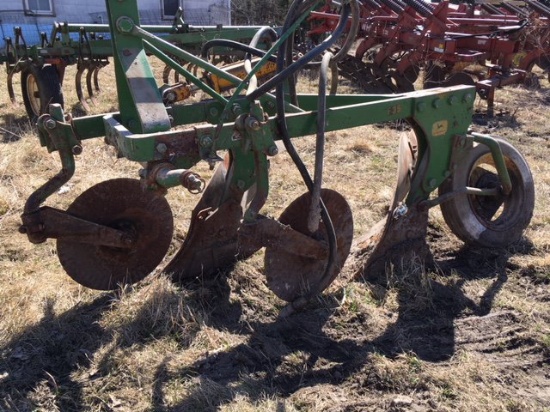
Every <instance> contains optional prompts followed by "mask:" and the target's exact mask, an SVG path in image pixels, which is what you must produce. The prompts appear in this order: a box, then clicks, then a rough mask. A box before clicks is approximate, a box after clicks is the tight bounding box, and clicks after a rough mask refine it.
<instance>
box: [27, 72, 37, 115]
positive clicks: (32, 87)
mask: <svg viewBox="0 0 550 412" xmlns="http://www.w3.org/2000/svg"><path fill="white" fill-rule="evenodd" d="M25 82H26V84H27V98H28V99H29V104H30V105H31V109H32V111H33V112H34V114H35V115H36V116H39V115H40V89H39V88H38V82H37V81H36V77H34V75H33V74H32V73H29V75H28V76H27V78H26V80H25Z"/></svg>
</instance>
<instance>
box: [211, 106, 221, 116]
mask: <svg viewBox="0 0 550 412" xmlns="http://www.w3.org/2000/svg"><path fill="white" fill-rule="evenodd" d="M208 112H209V113H210V116H213V117H215V116H218V115H219V114H220V111H219V110H218V108H217V107H211V108H210V110H209V111H208Z"/></svg>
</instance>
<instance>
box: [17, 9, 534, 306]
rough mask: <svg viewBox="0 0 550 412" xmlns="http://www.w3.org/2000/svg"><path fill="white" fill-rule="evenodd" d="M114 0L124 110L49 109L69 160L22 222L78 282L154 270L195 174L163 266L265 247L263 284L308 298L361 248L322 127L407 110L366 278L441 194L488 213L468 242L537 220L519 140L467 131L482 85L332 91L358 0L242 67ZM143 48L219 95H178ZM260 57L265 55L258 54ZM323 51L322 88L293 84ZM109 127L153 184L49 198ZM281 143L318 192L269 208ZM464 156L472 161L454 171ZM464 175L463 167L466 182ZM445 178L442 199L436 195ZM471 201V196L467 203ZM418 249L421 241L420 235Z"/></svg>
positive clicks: (212, 271)
mask: <svg viewBox="0 0 550 412" xmlns="http://www.w3.org/2000/svg"><path fill="white" fill-rule="evenodd" d="M107 4H108V10H109V14H110V20H111V21H112V22H114V24H113V28H112V33H111V34H112V37H113V41H114V45H115V46H114V64H115V72H116V76H117V90H118V98H119V102H120V108H121V110H120V112H119V113H111V114H107V115H97V116H88V117H83V118H77V119H70V118H68V117H66V116H65V115H64V114H63V111H62V109H61V107H60V105H53V106H52V107H51V109H50V113H49V114H45V115H43V116H42V117H40V120H39V122H38V129H39V134H40V140H41V143H42V145H44V146H47V147H48V149H49V150H50V151H58V152H59V154H60V158H61V163H62V169H61V171H60V172H59V173H58V175H56V176H55V177H53V178H52V179H50V180H49V181H48V182H46V183H45V184H44V186H42V187H41V188H39V189H38V190H37V191H36V192H35V193H34V194H33V195H32V196H31V197H30V198H29V200H28V201H27V203H26V205H25V210H24V213H23V216H22V221H23V225H22V227H21V231H22V232H24V233H27V235H28V237H29V240H30V241H31V242H35V243H39V242H43V241H45V240H46V239H47V238H55V239H57V245H58V251H59V257H60V261H61V263H62V265H63V267H64V268H65V270H66V271H67V272H68V273H69V275H70V276H71V277H73V278H74V279H75V280H77V281H78V282H80V283H82V284H84V285H86V286H89V287H93V288H98V289H111V288H114V287H116V285H118V284H124V283H133V282H135V281H137V280H139V279H141V278H143V276H145V275H146V273H145V272H149V271H152V270H153V268H154V267H156V266H157V265H158V264H159V263H160V262H161V260H162V259H163V256H164V254H165V253H166V252H167V250H168V244H169V240H168V239H169V238H170V237H171V233H172V222H171V216H170V213H169V208H168V207H167V203H166V201H165V200H164V197H163V196H164V194H165V193H166V191H167V190H168V189H170V188H174V187H180V186H183V187H185V188H186V189H187V190H188V191H189V192H191V193H200V194H201V198H200V200H199V201H198V203H197V205H196V207H195V208H194V210H193V211H192V213H191V224H190V227H189V230H188V232H187V234H186V237H185V240H184V242H183V245H182V247H181V249H180V250H179V251H178V252H177V253H176V254H175V255H174V256H173V258H172V260H171V261H170V262H169V263H168V264H167V265H166V266H165V267H164V269H163V270H164V271H165V272H166V273H168V274H169V275H171V276H172V277H173V279H174V280H176V281H183V280H186V279H195V278H199V279H201V278H204V277H208V276H217V275H218V274H219V273H220V272H222V271H224V270H226V269H227V267H228V266H231V265H232V264H233V263H235V262H236V261H237V260H238V259H244V258H246V257H248V256H250V255H251V254H253V253H255V252H256V251H257V250H258V249H260V248H262V247H265V275H266V282H267V285H268V286H269V288H270V289H271V290H272V291H273V292H274V293H275V294H276V295H277V296H278V297H280V298H281V299H283V300H285V301H287V302H290V303H291V304H290V305H289V306H288V307H287V310H286V312H285V313H288V312H289V311H292V310H294V309H296V308H299V307H301V306H303V304H304V303H306V302H307V301H308V300H309V299H310V298H311V297H313V296H315V295H316V294H318V293H320V292H322V291H323V290H324V289H325V288H327V287H328V286H329V285H330V284H331V282H332V281H333V280H334V279H335V277H336V276H337V275H338V273H340V271H341V269H342V267H343V266H344V263H345V261H346V258H347V257H348V254H349V253H350V250H351V248H352V239H353V219H352V212H351V209H350V206H349V205H348V203H347V201H346V200H345V199H344V197H343V196H342V195H340V194H339V193H338V192H336V191H335V190H331V189H327V188H323V187H322V185H323V159H324V137H325V136H324V133H325V132H326V131H337V130H342V129H347V128H352V127H357V126H362V125H365V124H373V123H378V122H383V121H392V120H398V119H404V120H406V121H407V122H408V123H409V124H410V126H411V128H412V133H411V134H409V135H407V136H404V137H403V138H402V139H401V142H400V145H399V147H400V148H399V161H398V172H397V174H398V179H397V180H398V183H397V187H396V191H395V196H394V200H393V202H392V204H391V205H390V208H389V211H388V215H387V217H385V219H384V221H383V223H381V224H380V225H379V226H377V228H376V231H375V232H376V233H371V234H370V235H369V238H370V242H367V243H361V242H360V243H359V244H358V246H356V248H355V249H357V251H356V252H355V253H356V256H357V257H358V258H360V259H361V261H362V262H364V265H363V266H362V268H361V271H360V275H364V276H367V277H369V276H370V275H371V274H373V273H375V269H376V268H378V269H379V268H383V269H385V266H386V263H387V262H388V261H391V259H393V255H392V250H395V248H399V247H401V248H403V247H406V248H408V247H409V246H403V245H411V244H414V245H417V244H418V242H419V241H423V240H424V238H425V231H426V225H427V216H428V214H427V211H428V209H429V208H430V207H432V206H436V205H439V204H440V203H441V202H446V204H450V206H449V207H447V208H446V209H444V214H445V217H446V219H448V220H449V221H451V222H452V223H450V225H451V227H458V226H460V224H461V223H462V222H466V221H467V220H468V219H470V220H471V215H475V216H476V220H477V221H478V223H479V224H478V226H477V227H475V228H474V227H473V226H472V227H471V225H470V226H468V227H471V231H469V230H464V229H463V230H462V231H461V233H460V234H459V235H460V236H463V237H464V238H465V239H466V238H467V239H468V241H469V242H470V243H474V244H475V243H476V242H479V243H480V244H483V242H484V239H486V238H487V232H491V233H492V232H498V233H495V234H494V236H493V238H497V237H499V236H500V237H501V243H506V242H510V241H514V240H516V239H517V238H518V237H519V236H521V232H522V230H523V229H524V228H525V226H526V225H527V224H528V221H529V219H530V216H531V215H530V213H532V208H533V204H532V203H533V196H534V193H533V182H532V178H531V175H530V172H529V169H528V167H527V166H526V164H525V162H524V160H523V158H522V157H521V155H520V154H519V153H517V152H516V151H515V150H514V149H513V148H512V147H511V146H509V145H504V144H503V143H501V142H500V141H499V140H498V139H494V138H491V137H488V136H481V135H474V134H470V133H469V132H468V128H469V123H470V119H471V115H472V104H473V101H474V97H475V89H474V88H473V87H469V86H456V87H452V88H448V89H443V88H438V89H432V90H425V91H417V92H412V93H408V94H397V95H395V94H388V95H327V93H326V82H327V72H328V70H329V69H330V65H331V59H332V57H333V56H332V54H330V53H325V52H326V50H327V49H328V48H330V47H331V46H332V45H333V44H334V42H335V41H336V39H337V38H338V37H339V36H340V34H341V33H343V32H344V30H345V28H346V27H347V25H348V19H349V16H350V14H351V11H350V10H351V7H350V5H349V4H347V3H345V4H344V5H343V7H342V14H341V18H340V19H339V20H338V22H337V25H336V27H335V29H334V33H335V35H334V36H333V37H332V38H329V39H327V40H325V41H323V42H322V43H321V44H320V45H319V46H317V47H316V48H315V49H313V50H312V51H310V52H308V53H306V54H305V55H304V56H301V57H299V58H298V59H296V60H295V57H294V53H292V47H293V46H292V37H293V34H294V31H295V30H297V29H298V27H299V25H300V23H301V22H302V21H303V19H305V18H306V17H307V16H308V15H309V13H310V11H311V10H312V9H313V8H314V7H315V6H316V5H317V2H316V1H296V2H294V3H293V5H292V6H291V7H290V10H289V14H288V17H287V21H286V22H285V26H284V28H283V31H282V32H281V37H280V38H278V39H276V41H275V44H274V45H273V47H272V48H271V49H270V50H269V51H267V52H263V51H261V50H258V49H256V48H255V47H253V43H254V42H252V45H249V46H248V49H247V50H248V52H247V54H246V56H245V61H244V64H243V67H244V68H245V72H246V77H245V78H244V79H241V78H240V77H238V76H236V75H235V74H234V72H232V71H230V70H224V69H222V68H219V67H216V66H214V65H212V64H211V63H208V62H207V61H205V60H202V59H200V58H197V57H196V56H193V55H191V54H190V53H187V52H185V51H183V50H180V49H177V48H176V47H174V46H173V45H172V44H170V43H169V42H167V41H165V40H163V39H161V38H158V37H156V36H154V35H152V34H151V33H148V32H147V31H145V30H143V29H142V28H140V26H139V18H138V13H137V5H136V1H135V0H126V1H124V2H123V3H121V2H120V1H117V0H107ZM220 41H221V40H220ZM221 43H224V42H223V41H221ZM225 44H227V45H228V46H231V45H232V43H231V42H227V43H225ZM236 47H237V46H236ZM238 47H240V48H242V47H243V46H238ZM145 49H147V50H148V51H149V52H150V53H152V54H154V55H155V56H157V57H159V58H161V59H163V61H165V62H167V64H170V65H171V67H172V68H173V69H174V70H175V71H177V72H179V73H180V74H181V75H182V76H184V77H185V78H186V79H188V80H190V81H191V80H192V81H193V87H196V88H197V89H201V90H203V91H208V92H209V93H210V96H211V97H210V98H206V99H204V100H202V101H200V102H197V103H184V104H177V105H173V106H168V107H167V106H165V104H164V103H165V99H164V97H165V96H163V95H162V94H161V92H160V91H159V90H158V88H157V87H156V85H155V82H154V79H153V76H152V73H151V70H150V67H149V63H148V59H147V57H146V55H145ZM168 54H169V55H172V56H174V59H170V58H167V55H168ZM253 55H254V56H257V57H258V58H259V60H258V61H256V62H255V64H252V60H253V57H252V56H253ZM320 55H323V57H322V62H321V64H320V72H321V79H320V82H319V83H320V84H319V92H318V94H315V95H301V94H294V92H292V90H293V89H294V85H293V81H294V79H295V78H296V76H295V75H296V73H298V71H299V70H301V69H303V68H304V67H306V66H307V65H308V63H309V62H310V61H312V60H313V59H315V58H316V57H319V56H320ZM273 59H275V61H276V71H275V73H274V74H272V77H271V78H269V79H268V80H266V81H265V83H264V84H262V85H259V83H258V82H257V79H256V78H255V76H256V74H257V73H259V72H260V71H262V70H266V69H265V67H266V66H268V65H270V64H271V63H270V61H271V60H273ZM179 60H185V61H187V62H190V63H192V64H193V66H195V67H197V68H199V69H200V70H204V71H206V72H208V73H210V74H212V75H215V76H217V77H218V78H219V79H223V81H224V82H227V83H228V84H232V85H233V87H232V89H231V90H232V91H233V93H232V94H224V95H222V94H220V93H218V92H217V91H216V90H215V89H214V88H212V87H211V83H209V82H208V80H206V79H205V78H202V79H201V78H197V77H193V75H192V73H190V72H189V71H188V70H187V68H186V67H184V66H182V65H181V64H179V63H178V61H179ZM174 126H180V127H178V128H174ZM308 135H316V142H315V153H316V155H315V166H314V169H315V171H314V173H313V176H311V175H310V173H309V171H308V170H307V168H306V167H305V166H304V164H303V163H302V162H301V160H300V156H299V154H298V153H297V151H296V150H295V148H294V146H293V144H292V139H294V138H298V137H301V136H308ZM101 136H105V141H106V142H107V143H108V144H109V145H112V146H114V147H115V148H116V150H117V153H118V155H119V156H121V157H125V158H127V159H129V160H134V161H136V162H140V163H141V164H142V167H143V168H142V169H141V170H140V171H139V177H140V180H137V179H114V180H108V181H106V182H103V183H100V184H98V185H96V186H94V187H92V188H90V189H88V190H87V191H85V192H84V193H83V194H82V195H81V196H79V197H78V198H77V199H76V200H75V202H74V203H73V205H71V206H70V207H69V208H68V210H67V211H62V210H57V209H53V208H49V207H45V206H41V205H42V204H43V203H44V202H45V201H46V200H47V199H48V197H49V196H50V195H51V194H53V193H55V192H56V191H57V190H58V189H59V188H60V187H61V186H62V185H63V184H65V183H66V182H67V181H68V180H69V179H70V178H71V177H72V175H73V173H74V172H75V161H74V156H75V154H79V153H80V152H81V151H82V150H81V149H82V148H83V147H84V141H85V140H86V139H90V138H95V137H101ZM279 141H281V142H282V143H283V144H284V146H285V148H286V151H287V152H288V155H290V157H291V158H292V160H293V161H294V162H295V164H296V166H297V168H298V170H299V171H300V174H301V175H302V177H303V179H304V183H305V186H306V187H307V192H306V193H305V194H303V195H301V196H299V197H298V198H297V199H296V200H294V201H293V202H292V203H291V204H290V205H289V206H288V207H286V209H285V210H284V211H283V213H282V214H281V216H280V217H279V218H278V219H274V218H270V217H267V216H265V215H263V214H262V208H263V206H264V205H265V203H266V202H267V201H268V199H269V158H270V157H272V156H276V155H278V152H279V146H280V144H278V143H279ZM480 146H482V147H487V148H488V149H487V150H481V149H480V148H479V147H480ZM501 147H502V150H501ZM222 152H223V153H225V155H224V158H223V159H222V157H221V156H220V155H221V154H222ZM83 155H85V152H84V153H83ZM201 161H205V162H208V163H209V164H210V165H211V166H212V167H216V170H215V172H214V175H213V177H212V178H211V179H210V181H209V182H208V184H207V185H206V186H205V185H204V181H203V180H202V178H201V176H200V175H199V174H198V173H196V172H194V171H193V167H194V166H195V165H196V164H197V163H198V162H201ZM463 164H464V165H467V167H468V170H466V171H462V172H461V173H457V170H460V169H461V168H462V167H464V166H463ZM487 164H488V165H492V166H493V167H492V168H490V167H486V165H487ZM455 174H457V176H459V178H457V179H453V176H454V175H455ZM510 184H511V185H510ZM438 188H439V190H440V193H439V196H436V197H435V198H431V196H430V195H431V194H432V193H433V192H434V191H435V190H436V189H438ZM516 191H518V193H516ZM464 197H468V199H470V201H467V202H464ZM479 198H482V199H489V200H490V201H486V202H477V203H476V206H475V207H473V206H472V207H471V208H470V209H471V210H470V214H468V213H467V210H466V209H467V208H466V209H464V208H462V209H460V210H457V209H456V208H458V207H459V205H461V204H462V203H465V204H473V203H471V202H472V201H474V200H477V199H479ZM520 199H522V200H520ZM509 202H511V203H509ZM518 208H519V209H521V213H519V212H518ZM53 221H55V224H52V222H53ZM480 227H483V228H484V229H483V230H481V232H483V233H480V232H479V229H480ZM468 236H469V237H468ZM424 244H425V242H424ZM415 250H417V251H418V250H420V249H419V248H418V247H416V246H415ZM367 252H368V254H369V256H365V254H367ZM380 262H382V263H383V264H381V263H380ZM371 268H372V269H371Z"/></svg>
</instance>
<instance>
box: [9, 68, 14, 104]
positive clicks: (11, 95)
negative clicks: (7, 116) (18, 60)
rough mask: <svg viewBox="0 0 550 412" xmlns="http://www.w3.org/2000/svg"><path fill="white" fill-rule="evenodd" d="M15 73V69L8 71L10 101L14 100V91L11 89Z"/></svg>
mask: <svg viewBox="0 0 550 412" xmlns="http://www.w3.org/2000/svg"><path fill="white" fill-rule="evenodd" d="M14 74H15V70H10V71H9V72H8V79H7V81H8V93H9V95H10V100H11V102H12V103H15V102H16V99H15V92H14V91H13V75H14Z"/></svg>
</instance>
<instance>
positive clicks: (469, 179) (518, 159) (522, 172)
mask: <svg viewBox="0 0 550 412" xmlns="http://www.w3.org/2000/svg"><path fill="white" fill-rule="evenodd" d="M498 142H499V144H500V148H501V150H502V153H503V155H504V160H505V164H506V168H507V169H508V173H509V174H510V179H511V181H512V192H511V193H510V194H509V195H504V194H499V195H496V196H475V195H467V194H461V195H457V196H454V197H453V198H451V199H450V200H449V201H447V202H444V203H442V204H441V212H442V213H443V217H444V218H445V222H447V224H448V225H449V227H450V228H451V230H452V231H453V233H454V234H455V235H456V236H458V237H459V238H460V239H461V240H463V241H464V242H466V243H468V244H473V245H476V246H482V247H506V246H508V245H509V244H511V243H513V242H515V241H517V240H519V239H520V237H521V235H522V233H523V231H524V229H525V228H526V227H527V225H528V224H529V221H530V220H531V217H532V216H533V209H534V204H535V189H534V183H533V177H532V175H531V171H530V170H529V166H528V164H527V162H526V161H525V159H524V158H523V156H522V155H521V154H520V153H519V152H518V151H517V150H516V149H515V148H514V147H513V146H512V145H511V144H510V143H508V142H506V141H504V140H502V139H498ZM465 186H469V187H474V188H480V189H484V188H498V187H500V181H499V178H498V175H497V172H496V168H495V166H494V161H493V158H492V155H491V151H490V150H489V148H488V147H487V146H485V145H482V144H478V145H477V146H475V147H473V149H472V150H470V151H469V153H468V154H467V156H466V159H464V160H463V161H462V162H461V163H460V165H459V167H458V169H457V170H456V171H455V173H453V174H452V175H451V176H450V177H449V178H448V179H447V180H446V181H445V182H443V184H442V185H441V186H440V187H439V195H444V194H446V193H448V192H452V191H456V190H460V189H462V188H464V187H465Z"/></svg>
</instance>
